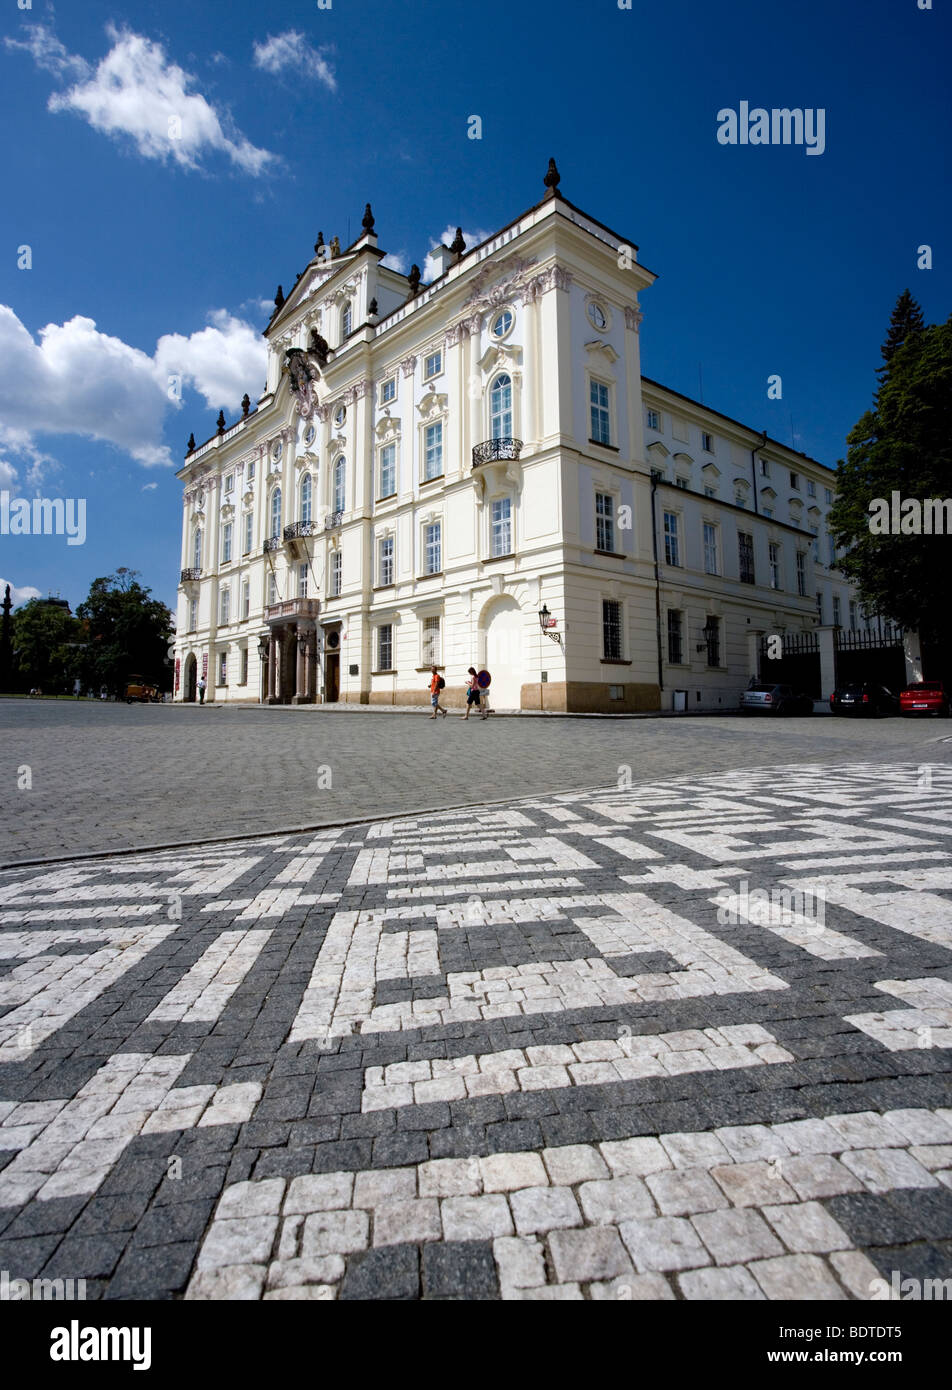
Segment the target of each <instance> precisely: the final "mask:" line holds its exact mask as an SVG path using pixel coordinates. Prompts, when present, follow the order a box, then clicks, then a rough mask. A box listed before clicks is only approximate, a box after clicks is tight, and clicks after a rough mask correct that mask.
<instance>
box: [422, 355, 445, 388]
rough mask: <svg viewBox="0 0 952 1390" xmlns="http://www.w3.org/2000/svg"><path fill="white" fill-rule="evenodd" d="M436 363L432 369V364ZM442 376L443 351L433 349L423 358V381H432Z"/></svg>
mask: <svg viewBox="0 0 952 1390" xmlns="http://www.w3.org/2000/svg"><path fill="white" fill-rule="evenodd" d="M434 362H435V363H436V366H435V367H434V366H433V365H432V363H434ZM442 375H443V349H442V348H434V349H433V351H432V352H428V353H426V354H425V356H424V358H423V380H424V381H432V380H433V378H434V377H438V376H442Z"/></svg>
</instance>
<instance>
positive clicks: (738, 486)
mask: <svg viewBox="0 0 952 1390" xmlns="http://www.w3.org/2000/svg"><path fill="white" fill-rule="evenodd" d="M734 488H735V490H736V491H737V492H742V493H744V495H745V496H746V495H747V493H748V492H750V482H749V480H748V479H747V478H735V479H734Z"/></svg>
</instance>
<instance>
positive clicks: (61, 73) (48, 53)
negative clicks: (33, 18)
mask: <svg viewBox="0 0 952 1390" xmlns="http://www.w3.org/2000/svg"><path fill="white" fill-rule="evenodd" d="M24 32H25V33H26V35H27V37H26V38H25V39H4V43H5V44H6V46H7V48H14V49H19V50H20V51H21V52H23V53H29V55H30V57H31V58H32V59H33V61H34V63H35V64H36V66H37V67H38V68H40V69H41V70H42V71H43V72H51V73H52V74H53V76H54V77H71V78H85V77H88V76H89V74H90V67H89V64H88V63H87V62H86V59H85V58H80V57H77V56H76V55H75V54H73V53H68V52H67V50H66V48H65V47H64V45H63V44H62V43H60V41H59V39H58V38H57V37H56V35H55V34H54V33H53V31H52V29H47V28H46V26H45V25H43V24H30V25H24Z"/></svg>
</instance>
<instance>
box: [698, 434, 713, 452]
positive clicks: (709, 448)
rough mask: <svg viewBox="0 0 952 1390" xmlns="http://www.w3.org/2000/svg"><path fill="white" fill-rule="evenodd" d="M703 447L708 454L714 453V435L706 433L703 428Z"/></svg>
mask: <svg viewBox="0 0 952 1390" xmlns="http://www.w3.org/2000/svg"><path fill="white" fill-rule="evenodd" d="M701 448H702V449H703V450H704V452H705V453H706V454H713V452H714V436H713V435H712V434H705V433H704V431H703V430H702V431H701Z"/></svg>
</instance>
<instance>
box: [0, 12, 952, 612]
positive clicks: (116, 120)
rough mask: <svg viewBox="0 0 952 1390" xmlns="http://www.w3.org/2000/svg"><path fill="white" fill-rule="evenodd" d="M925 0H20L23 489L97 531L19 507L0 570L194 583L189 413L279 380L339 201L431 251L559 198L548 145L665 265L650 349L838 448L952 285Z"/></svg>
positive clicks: (566, 174) (13, 455) (2, 98)
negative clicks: (889, 349) (38, 520)
mask: <svg viewBox="0 0 952 1390" xmlns="http://www.w3.org/2000/svg"><path fill="white" fill-rule="evenodd" d="M924 2H925V0H837V2H836V3H835V4H831V3H830V0H797V3H795V4H794V3H789V4H779V3H776V0H771V3H763V0H761V3H756V2H755V0H731V2H730V3H729V4H716V3H712V0H633V4H632V9H631V10H630V11H627V10H622V9H620V8H619V5H618V0H578V3H572V2H570V0H480V3H479V4H474V3H471V0H465V2H464V0H413V3H400V4H392V3H391V4H384V3H382V2H381V0H332V3H331V8H330V9H326V8H325V9H320V8H318V4H317V3H316V0H310V3H305V0H286V3H284V4H282V5H281V6H276V5H271V6H262V5H260V4H252V3H250V2H249V0H227V3H226V0H214V2H212V0H189V3H183V2H182V0H163V3H162V4H156V3H145V2H144V0H138V3H136V4H135V5H132V4H118V3H116V4H103V3H99V0H86V3H84V4H83V5H81V6H69V7H67V6H65V5H64V6H61V7H60V8H59V9H57V8H56V7H54V6H52V5H48V4H45V3H43V0H33V3H32V8H31V9H29V10H19V9H17V7H16V6H15V5H14V4H13V3H12V0H11V3H10V4H8V5H6V6H4V13H3V21H2V23H3V25H4V28H3V29H2V30H0V123H2V125H0V128H2V130H3V134H4V139H3V149H4V162H5V169H4V185H5V186H4V194H5V196H4V198H3V200H2V204H0V248H2V254H0V488H6V489H8V490H9V491H10V492H11V494H12V495H14V496H28V497H29V496H33V495H36V494H37V493H39V494H40V495H45V496H57V497H64V498H78V497H82V498H85V499H86V502H87V538H86V542H85V544H84V545H81V546H72V547H70V546H67V545H66V543H65V539H64V538H62V537H11V536H0V576H2V579H3V580H4V581H6V582H10V583H11V584H13V585H14V586H15V589H16V591H17V593H18V594H19V595H20V596H21V597H23V596H26V595H28V594H29V593H30V592H34V591H37V592H40V593H43V594H45V593H46V592H48V591H53V592H59V593H61V594H62V595H63V596H64V597H66V598H68V599H69V600H70V602H71V603H72V604H73V606H74V607H75V605H76V604H77V603H78V602H80V601H81V599H82V598H83V597H84V596H85V594H86V592H87V589H88V586H89V583H90V581H91V580H92V579H93V578H94V577H96V576H97V575H101V574H107V573H111V572H112V571H113V570H115V568H116V567H117V566H119V565H126V566H129V567H131V568H134V569H138V570H140V571H141V572H142V575H143V578H144V581H145V582H146V583H147V584H149V585H150V586H151V587H152V589H153V591H154V593H155V595H156V597H158V598H161V599H163V600H164V601H166V602H168V603H169V604H173V605H174V597H175V589H176V583H177V577H178V569H179V544H180V524H181V485H180V484H179V483H178V482H177V481H176V479H175V477H174V470H175V468H176V467H178V466H180V464H181V462H182V457H183V454H184V445H185V441H186V439H187V438H188V435H189V432H190V431H192V430H194V432H195V436H196V438H197V439H199V440H201V439H204V438H206V437H207V436H208V435H209V434H211V433H212V432H213V430H214V422H215V418H216V416H217V413H218V410H219V409H220V408H224V410H225V414H226V417H227V418H228V419H229V421H230V420H232V419H233V418H235V416H236V414H237V413H238V402H239V400H240V398H241V395H242V394H243V392H244V391H245V390H247V391H248V392H249V394H250V395H251V397H252V399H253V400H254V399H255V398H256V397H257V395H258V394H260V391H261V389H262V386H263V382H264V371H263V359H262V355H261V354H262V348H261V342H262V340H261V339H260V331H261V329H262V328H263V327H264V324H265V322H266V321H267V309H268V306H269V305H270V301H271V299H272V298H273V295H274V292H275V288H276V286H277V284H278V282H279V281H280V282H282V283H283V284H284V287H285V289H286V290H287V289H288V288H289V287H290V285H291V284H292V283H293V281H294V279H295V276H296V274H297V272H298V271H300V270H301V269H302V268H303V267H304V266H305V265H306V263H307V261H308V259H309V258H310V256H311V255H312V249H311V248H312V245H313V242H314V240H315V238H316V235H317V232H318V230H322V231H323V233H324V236H325V238H326V239H327V240H329V239H330V237H331V236H333V235H338V236H339V237H340V239H341V243H342V245H345V244H346V243H347V240H348V234H349V237H350V238H353V237H354V236H355V235H356V234H357V231H358V229H359V225H360V218H361V215H362V212H363V207H364V203H365V202H366V201H367V200H368V199H369V200H371V201H372V203H373V208H374V213H375V216H376V219H377V228H376V230H377V233H378V236H379V238H380V245H381V247H382V248H383V249H384V250H386V251H388V252H390V253H392V254H393V255H394V257H395V258H396V259H397V261H398V263H399V264H400V268H401V269H403V268H406V267H408V266H409V263H410V261H416V262H418V263H419V264H420V265H421V266H422V265H423V264H424V258H425V256H426V253H427V251H428V250H429V249H430V247H431V246H432V245H434V244H435V243H436V242H437V241H438V240H439V238H440V236H441V235H442V234H443V232H444V230H445V229H446V228H447V227H449V226H454V227H455V226H456V225H457V223H459V224H462V226H463V227H464V229H465V230H466V231H467V232H469V233H470V234H471V235H472V234H477V233H480V232H482V233H488V232H491V231H493V230H495V229H496V228H498V227H501V226H503V225H504V224H505V223H507V222H509V221H510V220H511V219H512V218H513V217H515V216H516V215H517V214H518V213H520V212H522V211H523V210H524V209H526V208H527V207H529V206H531V205H532V204H533V203H535V202H537V201H538V200H539V198H540V197H541V195H542V193H543V192H544V189H543V185H542V176H543V174H544V172H545V168H546V163H547V161H548V158H549V156H550V155H554V156H555V157H556V159H557V161H558V164H559V168H560V171H561V174H562V184H561V191H562V192H563V193H564V194H565V196H566V197H567V198H568V199H570V200H571V201H572V202H574V203H576V204H577V205H578V206H580V207H582V208H584V209H585V210H586V211H588V212H590V213H592V214H593V215H594V216H596V217H598V218H599V219H600V220H602V221H604V222H606V223H607V224H608V225H609V226H611V227H613V228H614V229H615V230H616V231H619V232H621V233H622V234H623V235H626V236H628V237H629V238H630V239H631V240H632V241H634V242H635V243H637V244H638V246H639V247H640V252H639V258H640V259H641V260H642V261H643V262H644V264H646V265H647V266H648V267H649V268H650V269H651V270H653V271H655V272H657V274H658V275H659V279H658V281H657V283H656V284H655V286H654V287H653V288H652V289H651V290H650V291H648V292H646V293H645V294H644V295H643V296H642V307H643V309H644V312H645V319H644V323H643V325H642V354H643V359H642V365H643V370H644V372H645V374H646V375H647V376H651V377H653V378H656V379H657V380H660V381H662V382H664V383H665V384H666V385H669V386H671V387H673V388H675V389H676V390H679V391H682V392H684V393H685V394H687V395H690V396H697V395H698V394H699V390H700V387H699V382H700V381H703V398H704V400H705V401H706V403H707V404H709V405H711V406H714V407H715V408H716V409H719V410H721V411H723V412H724V413H725V414H728V415H733V416H735V417H737V418H739V419H741V420H743V421H745V422H746V423H748V424H750V425H752V426H754V427H756V428H758V429H764V428H765V429H767V430H768V431H769V433H770V434H772V435H773V436H775V437H776V438H779V439H781V440H783V441H784V442H787V443H791V442H792V443H794V444H795V446H796V447H797V448H800V449H802V450H803V451H804V452H806V453H809V454H812V455H813V456H814V457H816V458H819V459H820V460H822V461H823V462H825V463H828V464H830V465H835V463H836V460H837V458H838V457H840V456H841V455H842V454H843V452H844V448H845V444H844V440H845V435H846V433H847V431H848V430H849V429H850V427H851V426H852V425H853V424H854V423H855V421H856V419H857V418H858V417H859V415H860V414H861V413H862V411H863V410H864V409H866V408H867V406H868V404H869V398H870V393H871V390H872V388H873V385H874V382H875V377H874V370H875V367H876V366H877V364H878V351H879V344H880V342H881V341H882V338H883V336H884V334H885V329H886V324H887V321H888V317H889V313H890V311H891V309H892V306H893V304H894V302H895V300H896V297H897V295H898V294H899V293H900V291H901V290H902V289H904V288H905V287H906V286H909V287H910V288H911V289H912V291H913V293H914V294H915V295H916V296H917V298H918V299H919V300H920V302H921V303H922V305H923V309H924V312H925V315H926V318H927V320H928V321H939V320H943V319H945V318H946V317H947V316H948V314H949V312H950V311H952V283H950V272H949V254H948V245H947V241H946V242H943V241H942V233H943V229H947V228H948V227H949V225H950V221H952V219H950V194H949V188H950V178H949V175H950V169H949V151H950V136H949V132H950V129H952V119H950V117H952V110H950V97H949V83H948V78H947V68H948V54H949V52H950V51H952V44H950V38H952V23H950V19H949V6H948V4H947V3H946V0H933V3H934V5H935V8H934V9H932V10H921V9H920V8H919V4H920V3H924ZM741 101H747V102H749V103H750V105H751V106H752V107H754V106H763V107H766V108H773V107H791V108H792V107H800V108H822V109H823V110H824V111H825V112H826V148H825V150H824V152H823V154H822V155H819V156H810V155H808V154H807V153H806V151H805V149H804V148H802V147H799V148H798V147H795V146H790V147H776V146H770V145H768V146H764V147H760V146H752V145H748V146H746V147H745V146H735V147H730V146H724V145H721V144H719V143H718V141H717V138H716V132H717V119H716V117H717V112H718V111H719V110H721V109H723V108H727V107H733V108H734V109H735V110H736V109H737V108H738V107H739V104H740V102H741ZM170 115H172V116H175V115H178V116H179V117H180V119H181V122H182V124H181V135H180V137H179V138H177V139H170V138H169V125H168V121H169V116H170ZM471 115H479V116H480V117H481V118H482V123H483V127H482V139H481V140H471V139H469V138H467V129H468V127H467V121H468V118H469V117H470V116H471ZM921 245H929V246H931V247H932V255H933V266H934V268H933V269H931V270H920V269H918V268H917V264H916V261H917V248H918V247H919V246H921ZM23 246H28V247H29V248H30V254H31V258H32V268H29V269H20V268H18V260H22V259H24V257H23V255H22V253H20V252H19V250H18V248H21V247H23ZM774 373H779V374H780V375H781V377H782V380H783V400H782V401H770V400H768V398H767V378H768V376H770V375H772V374H774ZM169 374H175V375H180V376H181V377H182V398H181V400H180V401H175V400H170V399H169V396H168V384H167V383H168V376H169Z"/></svg>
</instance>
